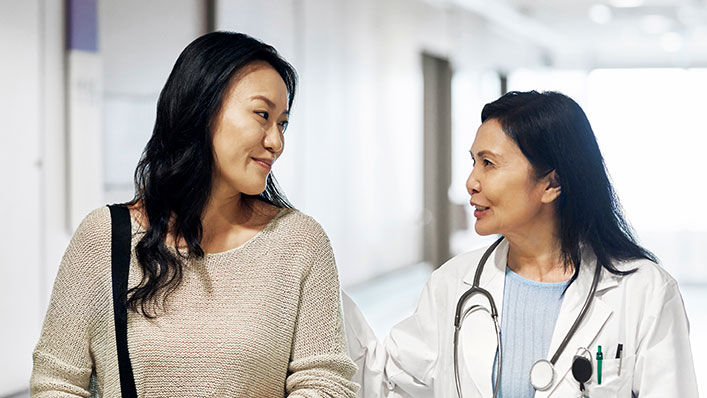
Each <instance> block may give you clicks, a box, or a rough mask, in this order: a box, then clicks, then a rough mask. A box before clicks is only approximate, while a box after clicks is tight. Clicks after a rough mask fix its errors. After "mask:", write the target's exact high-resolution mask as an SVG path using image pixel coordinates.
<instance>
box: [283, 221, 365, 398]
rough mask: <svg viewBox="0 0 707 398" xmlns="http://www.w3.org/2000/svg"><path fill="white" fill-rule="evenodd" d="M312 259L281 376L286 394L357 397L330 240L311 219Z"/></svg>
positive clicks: (354, 369)
mask: <svg viewBox="0 0 707 398" xmlns="http://www.w3.org/2000/svg"><path fill="white" fill-rule="evenodd" d="M316 226H317V227H318V228H317V229H318V231H316V232H317V233H316V235H318V236H316V237H315V238H316V239H315V241H316V243H315V245H313V247H312V254H313V258H312V263H311V267H310V268H309V272H308V273H307V274H306V275H305V277H304V279H303V282H302V285H301V295H300V303H299V311H298V315H297V323H296V326H295V332H294V336H293V344H292V352H291V357H290V364H289V369H288V377H287V380H286V391H287V394H288V396H289V397H351V398H353V397H356V391H357V390H358V385H357V384H356V383H353V382H352V381H351V378H352V377H353V375H354V374H355V373H356V365H355V364H354V363H353V361H352V360H351V358H349V356H348V353H347V349H346V340H345V336H344V330H343V321H342V315H341V301H340V292H339V279H338V274H337V270H336V264H335V261H334V254H333V252H332V249H331V246H330V244H329V240H328V238H327V237H326V235H325V234H324V232H323V231H322V230H321V227H319V225H318V224H317V225H316Z"/></svg>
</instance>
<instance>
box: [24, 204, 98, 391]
mask: <svg viewBox="0 0 707 398" xmlns="http://www.w3.org/2000/svg"><path fill="white" fill-rule="evenodd" d="M100 212H101V209H99V210H96V211H94V212H93V213H91V214H90V215H89V216H88V217H86V219H84V221H83V222H82V223H81V225H80V226H79V228H78V229H77V231H76V233H75V234H74V236H73V238H72V239H71V242H70V243H69V246H68V248H67V249H66V252H65V254H64V257H63V259H62V261H61V265H60V266H59V271H58V274H57V277H56V280H55V282H54V289H53V291H52V296H51V301H50V302H49V308H48V310H47V314H46V317H45V319H44V326H43V328H42V333H41V336H40V338H39V342H38V344H37V346H36V348H35V350H34V353H33V359H34V366H33V369H32V377H31V380H30V391H31V395H32V397H88V396H89V395H90V393H89V380H90V377H91V373H92V370H93V360H92V358H91V354H90V352H89V346H90V335H91V325H92V322H93V320H94V317H95V308H96V305H97V303H96V300H93V297H94V294H95V292H96V291H97V290H98V289H99V286H98V284H97V283H96V278H95V270H96V267H94V266H93V265H94V264H95V263H96V261H95V260H96V258H98V257H101V258H102V257H104V256H106V255H108V256H110V252H108V253H106V252H103V251H102V250H103V249H104V246H105V245H104V242H105V241H106V240H107V241H108V242H110V236H108V237H105V236H103V237H102V236H99V235H100V234H97V233H96V231H95V227H96V221H99V219H100V217H101V214H103V215H105V213H100ZM92 273H93V274H92ZM106 299H107V300H110V297H107V298H106Z"/></svg>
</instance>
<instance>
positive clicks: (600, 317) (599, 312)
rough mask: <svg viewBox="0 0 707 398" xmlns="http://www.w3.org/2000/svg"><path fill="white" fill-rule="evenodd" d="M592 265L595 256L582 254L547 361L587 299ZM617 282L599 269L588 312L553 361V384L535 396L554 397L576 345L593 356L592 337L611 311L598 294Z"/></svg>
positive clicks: (595, 335) (593, 338)
mask: <svg viewBox="0 0 707 398" xmlns="http://www.w3.org/2000/svg"><path fill="white" fill-rule="evenodd" d="M595 267H596V257H594V255H593V254H592V253H585V256H583V258H582V265H581V267H580V270H579V275H578V276H577V280H575V282H574V283H573V284H572V285H570V287H569V288H567V291H566V292H565V297H564V299H563V301H562V306H561V309H560V313H559V315H558V317H557V323H556V325H555V330H554V332H553V335H552V341H551V343H550V350H549V352H548V354H547V360H550V359H551V358H552V355H554V354H555V351H556V350H557V347H559V346H560V344H561V343H562V340H563V339H564V338H565V336H566V335H567V333H568V332H569V330H570V328H571V327H572V324H573V323H574V321H575V320H576V319H577V316H578V315H579V312H580V311H581V309H582V306H583V305H584V301H585V300H586V298H587V294H588V293H589V289H590V288H591V285H592V279H593V277H594V270H595ZM617 285H618V278H617V277H616V276H614V275H612V274H610V273H609V272H608V271H606V270H604V269H602V271H601V275H600V277H599V284H598V285H597V291H596V293H595V296H594V298H593V299H592V302H591V304H590V306H589V312H587V315H586V316H585V317H584V319H583V320H582V323H581V324H580V326H579V329H577V332H576V333H575V334H574V336H572V338H571V339H570V341H569V344H567V347H566V348H565V349H564V351H563V352H562V353H561V354H560V357H559V358H558V360H557V363H555V381H554V382H553V386H552V387H551V388H550V389H549V390H547V391H545V392H542V391H537V392H536V394H535V398H544V397H551V396H553V393H554V391H555V389H556V388H557V386H558V385H559V384H560V383H561V382H562V380H563V379H564V378H565V377H570V378H571V377H573V376H572V374H571V371H570V370H571V367H572V360H573V359H574V356H575V354H577V350H578V348H580V347H584V348H587V349H589V350H590V352H591V353H592V355H594V353H593V352H592V348H593V346H594V345H595V344H594V340H595V339H596V337H597V335H598V334H599V332H600V331H601V329H602V327H603V326H604V324H606V321H607V320H608V319H609V317H610V316H611V314H612V312H613V311H612V309H611V307H610V306H608V305H607V304H606V303H604V302H603V301H602V300H601V298H600V297H599V296H600V292H602V291H603V290H606V289H610V288H613V287H616V286H617Z"/></svg>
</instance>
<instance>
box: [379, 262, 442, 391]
mask: <svg viewBox="0 0 707 398" xmlns="http://www.w3.org/2000/svg"><path fill="white" fill-rule="evenodd" d="M434 276H435V275H434V274H433V277H432V278H431V279H430V280H429V281H428V282H427V285H426V286H425V288H424V290H423V291H422V295H421V296H420V301H419V303H418V305H417V309H416V310H415V312H414V313H413V314H412V315H411V316H410V317H408V318H406V319H404V320H403V321H401V322H400V323H398V324H397V325H395V326H394V327H393V329H392V330H391V331H390V333H389V334H388V337H387V338H386V340H385V350H386V353H387V358H386V364H385V377H386V387H387V388H388V390H389V391H390V393H389V396H404V397H431V396H433V394H434V376H435V372H434V370H435V369H436V367H437V360H438V357H439V344H438V342H439V332H440V331H439V327H438V318H439V317H438V312H439V311H440V310H441V309H442V308H446V307H444V306H443V305H442V304H443V303H438V301H439V298H438V297H437V295H436V294H435V289H434Z"/></svg>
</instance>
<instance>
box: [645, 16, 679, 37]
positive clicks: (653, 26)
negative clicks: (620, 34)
mask: <svg viewBox="0 0 707 398" xmlns="http://www.w3.org/2000/svg"><path fill="white" fill-rule="evenodd" d="M672 25H673V20H672V19H670V18H668V17H666V16H665V15H660V14H651V15H645V16H643V18H641V29H643V31H644V32H645V33H648V34H651V35H659V34H661V33H665V32H668V31H669V30H670V29H671V28H672Z"/></svg>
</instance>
